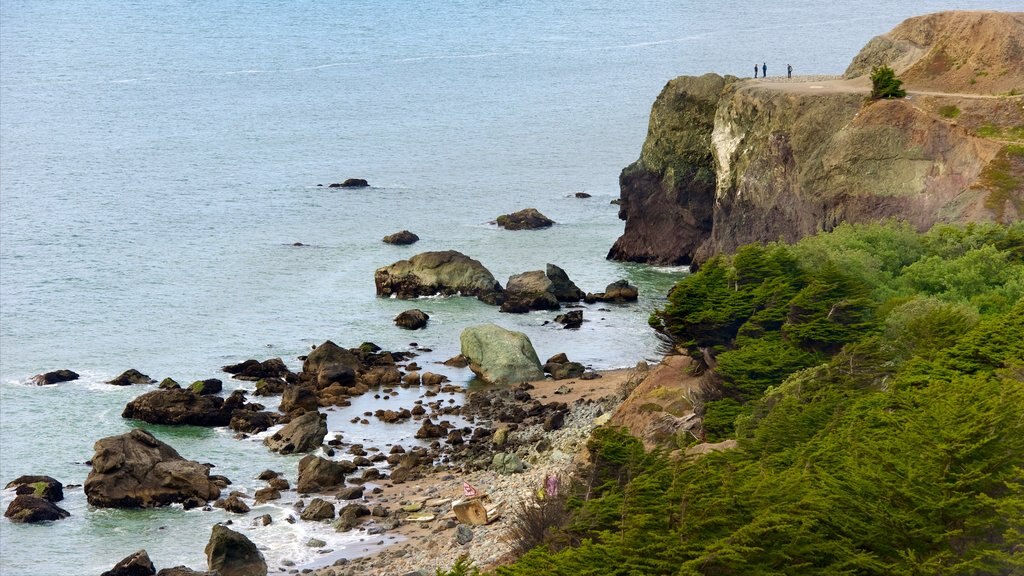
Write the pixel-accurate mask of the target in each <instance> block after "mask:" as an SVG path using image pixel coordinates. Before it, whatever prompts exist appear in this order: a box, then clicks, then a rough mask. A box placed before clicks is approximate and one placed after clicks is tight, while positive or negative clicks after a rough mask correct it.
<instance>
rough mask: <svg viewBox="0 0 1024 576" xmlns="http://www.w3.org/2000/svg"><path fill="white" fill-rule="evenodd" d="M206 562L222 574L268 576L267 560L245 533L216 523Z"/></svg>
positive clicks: (223, 575)
mask: <svg viewBox="0 0 1024 576" xmlns="http://www.w3.org/2000/svg"><path fill="white" fill-rule="evenodd" d="M205 551H206V564H207V566H208V567H209V568H210V570H213V571H215V572H216V573H217V574H220V576H267V562H266V560H264V559H263V554H261V553H260V551H259V550H258V549H257V548H256V545H255V544H253V543H252V541H251V540H249V539H248V538H246V537H245V535H243V534H240V533H238V532H235V531H234V530H232V529H230V528H228V527H226V526H222V525H220V524H215V525H214V526H213V530H212V531H211V532H210V541H209V543H207V544H206V550H205Z"/></svg>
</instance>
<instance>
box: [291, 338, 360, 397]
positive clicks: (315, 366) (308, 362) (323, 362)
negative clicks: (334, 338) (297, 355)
mask: <svg viewBox="0 0 1024 576" xmlns="http://www.w3.org/2000/svg"><path fill="white" fill-rule="evenodd" d="M359 367H360V364H359V358H358V357H356V355H355V354H353V353H352V352H351V351H350V350H346V349H344V348H342V347H341V346H338V345H337V344H335V343H334V342H331V341H330V340H327V341H326V342H324V343H323V344H321V345H319V346H317V347H316V349H315V350H313V351H312V352H310V353H309V355H308V356H306V359H305V360H303V362H302V372H303V375H304V376H305V377H306V378H307V379H311V380H313V381H314V382H319V381H320V380H328V381H330V380H332V379H337V378H339V377H340V375H341V374H353V375H354V374H355V373H356V371H358V370H359ZM328 383H329V382H327V383H324V384H323V385H320V384H318V385H320V387H321V388H322V387H325V386H326V385H327V384H328Z"/></svg>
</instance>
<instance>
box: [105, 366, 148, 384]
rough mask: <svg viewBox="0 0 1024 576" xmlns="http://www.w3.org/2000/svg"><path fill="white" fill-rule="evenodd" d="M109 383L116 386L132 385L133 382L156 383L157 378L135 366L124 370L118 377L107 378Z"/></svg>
mask: <svg viewBox="0 0 1024 576" xmlns="http://www.w3.org/2000/svg"><path fill="white" fill-rule="evenodd" d="M107 384H113V385H114V386H131V385H133V384H156V380H154V379H152V378H150V377H149V376H146V375H145V374H143V373H142V372H139V371H138V370H136V369H135V368H129V369H127V370H125V371H124V372H122V373H121V374H120V375H119V376H118V377H117V378H114V379H113V380H107Z"/></svg>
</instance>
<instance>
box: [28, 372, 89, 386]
mask: <svg viewBox="0 0 1024 576" xmlns="http://www.w3.org/2000/svg"><path fill="white" fill-rule="evenodd" d="M72 380H78V373H76V372H72V371H71V370H63V369H62V370H54V371H52V372H46V373H44V374H36V375H35V376H33V377H32V383H33V384H36V385H38V386H46V385H48V384H58V383H60V382H70V381H72Z"/></svg>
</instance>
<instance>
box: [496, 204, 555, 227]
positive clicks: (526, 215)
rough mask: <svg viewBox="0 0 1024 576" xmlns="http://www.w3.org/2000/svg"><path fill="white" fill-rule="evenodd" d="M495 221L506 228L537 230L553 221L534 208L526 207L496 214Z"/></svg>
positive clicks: (551, 223)
mask: <svg viewBox="0 0 1024 576" xmlns="http://www.w3.org/2000/svg"><path fill="white" fill-rule="evenodd" d="M497 223H498V226H501V227H502V228H504V229H506V230H539V229H541V228H547V227H549V226H551V225H553V224H554V223H555V221H554V220H552V219H550V218H548V217H547V216H545V215H543V214H541V213H540V212H539V211H538V210H537V209H536V208H526V209H525V210H520V211H519V212H513V213H511V214H502V215H501V216H498V219H497Z"/></svg>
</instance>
